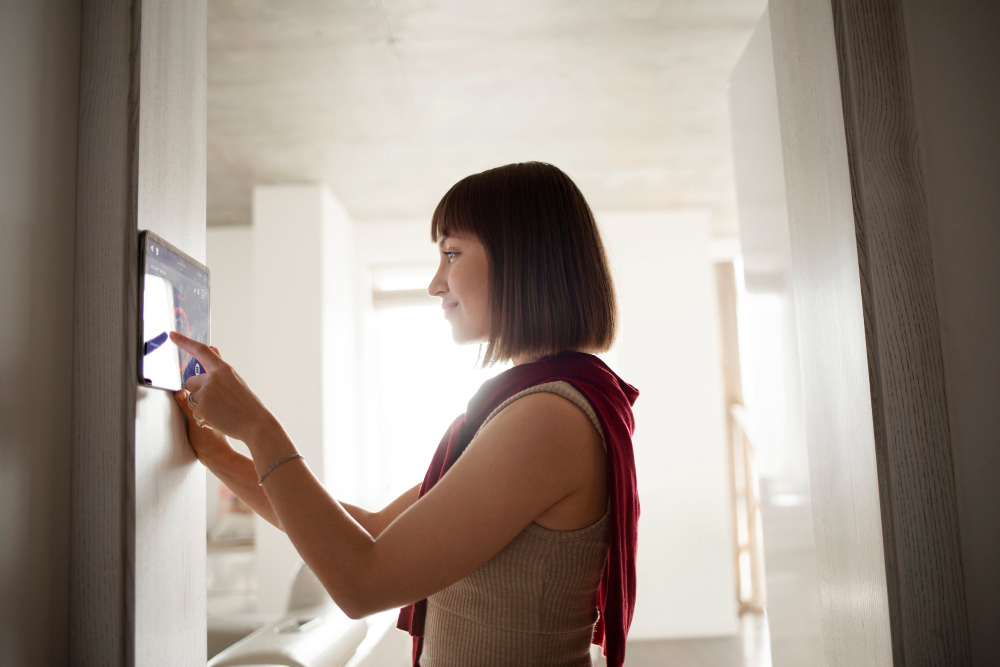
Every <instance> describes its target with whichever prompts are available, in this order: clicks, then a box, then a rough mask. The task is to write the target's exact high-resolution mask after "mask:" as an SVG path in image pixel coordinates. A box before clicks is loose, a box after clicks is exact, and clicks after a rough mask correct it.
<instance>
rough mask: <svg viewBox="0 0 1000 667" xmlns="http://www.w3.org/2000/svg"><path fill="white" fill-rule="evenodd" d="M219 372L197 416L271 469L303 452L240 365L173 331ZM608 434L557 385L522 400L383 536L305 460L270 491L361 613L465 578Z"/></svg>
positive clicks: (290, 526)
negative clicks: (371, 529) (236, 368)
mask: <svg viewBox="0 0 1000 667" xmlns="http://www.w3.org/2000/svg"><path fill="white" fill-rule="evenodd" d="M172 338H173V339H174V341H175V342H176V343H177V344H178V345H180V346H181V347H183V348H184V349H186V350H188V351H189V352H191V353H192V354H194V355H195V356H196V357H198V359H199V360H200V361H201V362H202V364H203V365H204V366H205V367H206V368H207V369H208V373H207V374H205V375H200V376H197V377H195V378H191V379H190V380H189V381H188V385H189V387H190V388H191V389H192V391H194V392H195V393H194V397H195V400H196V402H197V407H196V408H195V410H194V416H195V417H197V418H200V419H205V420H207V421H208V422H209V423H210V424H213V425H215V426H216V427H217V428H219V429H220V430H222V431H223V432H226V433H228V434H229V435H231V436H232V437H234V438H237V439H239V440H242V441H243V442H245V443H246V444H247V446H248V447H249V448H250V451H251V453H252V454H253V459H254V466H255V468H256V470H257V471H258V473H259V472H261V471H263V470H266V469H268V468H269V467H270V466H271V465H272V464H273V463H274V462H276V461H279V460H281V459H282V458H285V457H287V456H289V455H291V454H295V453H296V450H295V446H294V444H293V443H292V442H291V440H290V439H289V437H288V435H287V434H286V433H285V432H284V430H283V429H282V428H281V425H280V424H279V423H278V421H277V420H276V419H275V418H274V417H273V415H271V414H270V412H268V411H267V409H266V408H265V407H264V406H263V404H262V403H260V400H259V399H258V398H257V397H256V395H254V394H253V392H252V391H251V390H250V389H249V387H247V386H246V383H244V382H243V381H242V379H241V378H240V377H239V375H238V374H236V372H235V371H234V370H233V369H232V367H231V366H229V365H228V364H226V363H225V362H223V361H222V359H221V358H219V357H218V356H217V355H215V354H214V353H213V352H212V351H211V350H209V349H208V348H207V347H205V346H204V345H202V344H200V343H197V342H196V341H192V340H191V339H188V338H186V337H180V336H176V335H173V334H172ZM600 448H601V442H600V436H599V435H598V434H597V432H596V431H595V430H594V428H593V425H592V424H591V423H590V420H589V419H588V418H587V417H586V415H584V414H583V412H581V411H580V410H579V408H577V407H576V406H575V405H573V404H572V403H570V402H569V401H567V400H566V399H564V398H562V397H560V396H556V395H554V394H546V393H538V394H531V395H529V396H526V397H524V398H522V399H520V400H518V401H515V402H514V403H512V404H511V405H510V406H508V407H507V408H506V409H505V410H503V411H502V412H501V413H500V414H499V415H497V417H496V418H494V419H493V420H492V421H490V423H489V424H487V425H486V426H485V427H483V429H482V430H481V431H480V433H479V434H478V436H477V437H476V439H475V441H474V442H473V443H472V444H471V445H470V446H469V447H468V449H467V450H466V451H465V453H463V455H462V456H461V457H460V458H459V459H458V461H457V462H456V463H455V465H454V466H452V468H451V469H450V470H449V471H448V473H447V474H446V475H445V476H444V477H443V478H442V479H441V480H440V481H439V482H438V483H437V484H436V485H435V486H434V488H433V489H431V490H430V492H428V493H427V494H425V495H424V496H423V497H422V498H420V500H418V501H416V502H414V503H412V505H410V506H409V508H408V509H406V510H405V511H402V512H401V514H400V515H399V516H398V517H397V518H396V519H395V520H394V521H392V522H391V523H390V524H387V525H386V527H385V528H384V530H382V531H381V532H380V533H379V534H378V536H377V537H373V536H372V535H371V534H370V533H368V532H367V531H366V530H365V529H364V528H363V527H362V526H361V525H360V522H358V521H357V520H356V519H355V518H354V517H353V516H352V515H351V514H350V512H348V510H347V509H346V508H345V507H344V505H343V504H341V503H339V502H337V501H336V500H335V499H334V498H333V497H332V496H331V495H330V494H329V493H328V492H327V490H326V489H325V488H324V487H323V485H322V484H320V483H319V481H318V480H317V479H316V478H315V477H314V476H313V474H312V472H311V471H310V470H309V466H308V465H307V464H306V462H305V461H304V460H303V459H301V458H295V459H291V460H289V461H287V462H286V463H284V464H282V465H280V466H278V467H276V468H274V469H273V470H272V471H271V472H270V473H269V474H268V476H267V478H266V479H265V481H264V491H265V493H266V494H267V498H268V500H269V501H270V504H271V507H272V508H273V510H274V512H275V515H276V516H277V517H278V519H279V520H280V522H281V525H282V526H283V528H284V530H285V532H286V533H287V534H288V536H289V537H290V538H291V541H292V543H293V544H294V545H295V548H296V549H297V550H298V552H299V554H300V555H301V556H302V559H303V560H304V561H305V562H306V564H307V565H308V566H309V568H310V569H311V570H312V571H313V572H314V573H315V574H316V576H317V577H318V578H319V580H320V581H321V582H322V583H323V586H324V587H325V588H326V589H327V591H328V592H329V593H330V595H331V597H332V598H333V600H334V601H335V602H336V603H337V604H338V605H339V606H340V607H341V609H343V610H344V612H345V613H347V614H348V615H349V616H351V617H352V618H361V617H363V616H366V615H368V614H372V613H375V612H377V611H380V610H384V609H391V608H393V607H400V606H402V605H405V604H409V603H411V602H414V601H416V600H420V599H422V598H425V597H427V596H428V595H430V594H432V593H435V592H437V591H439V590H441V589H442V588H444V587H446V586H448V585H450V584H452V583H454V582H455V581H458V580H459V579H461V578H462V577H464V576H466V575H468V574H469V573H471V572H472V571H474V570H475V569H476V568H478V567H480V566H482V565H483V564H484V563H486V562H487V561H489V560H490V559H491V558H492V557H493V556H495V555H496V554H497V553H499V552H500V550H501V549H503V548H504V547H505V546H506V545H507V544H509V543H510V541H511V540H513V539H514V537H516V536H517V535H518V533H520V532H521V531H522V530H524V528H525V527H526V526H527V525H528V524H529V523H531V522H532V521H533V520H534V519H535V518H537V517H538V516H540V515H541V514H542V513H543V512H545V511H546V510H547V509H549V508H550V507H552V506H553V505H555V504H556V503H558V502H559V501H560V500H563V499H564V498H566V497H568V496H570V495H572V494H575V493H577V492H580V491H581V490H582V489H583V487H584V486H585V482H583V481H582V480H588V479H589V477H588V473H589V468H588V465H589V461H590V460H591V459H589V457H588V455H587V453H588V452H589V451H591V450H593V451H599V450H600Z"/></svg>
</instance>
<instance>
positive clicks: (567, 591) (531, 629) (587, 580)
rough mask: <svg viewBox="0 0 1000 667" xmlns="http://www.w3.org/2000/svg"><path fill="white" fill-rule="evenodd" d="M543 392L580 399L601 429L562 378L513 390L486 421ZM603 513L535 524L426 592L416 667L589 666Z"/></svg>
mask: <svg viewBox="0 0 1000 667" xmlns="http://www.w3.org/2000/svg"><path fill="white" fill-rule="evenodd" d="M540 391H544V392H551V393H554V394H558V395H560V396H563V397H564V398H567V399H569V400H570V401H572V402H573V403H575V404H576V405H578V406H579V407H580V409H581V410H583V411H584V412H585V413H586V414H587V416H588V417H589V418H590V420H591V421H592V422H593V424H594V427H595V428H596V429H597V432H598V433H601V425H600V422H599V421H598V419H597V415H596V414H595V413H594V410H593V408H592V407H591V405H590V403H589V402H588V401H587V399H586V398H584V397H583V395H582V394H580V393H579V392H578V391H577V390H576V389H574V388H573V386H572V385H570V384H569V383H567V382H549V383H545V384H541V385H536V386H534V387H531V388H529V389H526V390H524V391H522V392H519V393H517V394H515V395H514V396H512V397H510V398H509V399H507V400H506V401H504V403H502V404H501V405H500V406H499V407H498V408H497V409H496V410H494V411H493V412H492V413H491V414H490V416H489V417H487V419H486V421H484V422H483V425H484V426H485V425H486V424H487V423H488V422H489V421H490V419H492V418H493V417H494V416H495V415H496V414H497V413H498V412H500V411H501V410H503V409H504V408H505V407H507V406H508V405H510V404H511V403H512V402H514V401H515V400H517V399H518V398H521V397H522V396H526V395H527V394H532V393H536V392H540ZM480 428H482V427H480ZM603 437H604V436H603V433H602V434H601V438H602V440H603ZM473 439H475V438H473ZM605 448H607V445H605ZM608 517H609V512H608V511H605V513H604V516H603V517H601V518H600V519H598V520H597V521H596V522H594V523H593V524H591V525H589V526H587V527H586V528H580V529H579V530H552V529H549V528H545V527H544V526H541V525H539V524H537V523H534V522H532V523H531V524H529V525H528V527H527V528H525V529H524V531H522V532H521V533H520V534H519V535H518V536H517V537H515V538H514V540H513V541H512V542H511V543H510V544H508V545H507V546H506V547H505V548H504V549H503V551H501V552H500V553H498V554H497V555H496V556H494V557H493V559H492V560H490V561H489V562H488V563H486V564H485V565H483V566H482V567H480V568H479V569H478V570H476V571H475V572H473V573H471V574H469V575H468V576H467V577H465V578H464V579H461V580H459V581H457V582H455V583H454V584H452V585H451V586H448V587H447V588H445V589H443V590H441V591H439V592H437V593H435V594H434V595H431V596H430V597H428V598H427V616H426V618H425V621H424V649H423V653H422V657H421V659H420V665H421V667H485V666H487V665H489V666H493V665H531V666H533V667H535V666H537V667H549V666H551V667H555V666H566V667H570V666H572V667H580V666H586V667H590V664H591V662H590V643H591V639H592V637H593V634H594V624H595V623H596V622H597V588H598V585H599V584H600V581H601V574H602V573H603V572H604V566H605V563H606V560H607V556H608V537H607V528H608Z"/></svg>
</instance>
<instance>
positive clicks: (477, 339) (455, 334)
mask: <svg viewBox="0 0 1000 667" xmlns="http://www.w3.org/2000/svg"><path fill="white" fill-rule="evenodd" d="M451 339H452V340H453V341H455V343H457V344H458V345H472V344H474V343H485V342H486V336H485V335H484V334H481V333H472V332H470V331H466V330H464V329H463V328H462V327H460V326H456V325H454V324H453V325H452V327H451Z"/></svg>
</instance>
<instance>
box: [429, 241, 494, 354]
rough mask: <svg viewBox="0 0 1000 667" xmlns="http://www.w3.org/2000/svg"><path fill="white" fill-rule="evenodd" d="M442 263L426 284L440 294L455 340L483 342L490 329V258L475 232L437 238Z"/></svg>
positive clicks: (434, 292)
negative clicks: (428, 283)
mask: <svg viewBox="0 0 1000 667" xmlns="http://www.w3.org/2000/svg"><path fill="white" fill-rule="evenodd" d="M438 249H439V250H440V253H441V257H440V264H439V265H438V270H437V273H436V274H434V278H433V279H432V280H431V284H430V285H429V286H428V287H427V291H428V292H429V293H430V295H431V296H439V297H441V307H442V308H443V309H444V317H445V319H447V320H448V321H449V322H450V323H451V335H452V338H454V339H455V342H456V343H476V342H484V341H485V340H486V337H487V333H488V332H489V259H488V257H487V256H486V248H484V247H483V244H482V243H480V241H479V239H478V238H476V237H475V236H473V235H472V234H469V233H465V232H463V233H462V234H458V233H453V234H452V235H450V236H443V237H441V238H439V239H438Z"/></svg>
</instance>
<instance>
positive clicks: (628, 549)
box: [396, 352, 639, 667]
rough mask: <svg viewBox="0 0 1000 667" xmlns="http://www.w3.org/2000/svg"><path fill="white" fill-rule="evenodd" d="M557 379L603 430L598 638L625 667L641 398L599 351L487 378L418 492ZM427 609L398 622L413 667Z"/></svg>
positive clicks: (615, 665)
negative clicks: (514, 406) (491, 422)
mask: <svg viewBox="0 0 1000 667" xmlns="http://www.w3.org/2000/svg"><path fill="white" fill-rule="evenodd" d="M558 380H563V381H565V382H568V383H569V384H571V385H572V386H573V387H574V388H575V389H576V390H577V391H579V392H580V393H581V394H583V396H584V397H585V398H586V399H587V400H588V401H589V402H590V404H591V405H592V406H593V408H594V412H595V413H597V418H598V419H599V420H600V423H601V429H602V430H603V431H604V443H605V445H606V447H607V456H608V465H607V475H608V495H609V498H610V502H611V509H610V526H609V542H610V552H609V555H608V561H607V564H606V565H605V567H604V573H603V574H602V575H601V584H600V588H599V589H598V593H597V608H598V611H599V612H600V615H599V617H598V619H597V625H596V627H595V628H594V638H593V643H594V644H598V645H600V646H601V648H602V652H603V653H604V655H605V656H606V657H607V660H608V665H609V666H610V667H621V665H622V664H623V663H624V662H625V637H626V636H627V635H628V629H629V625H631V623H632V613H633V611H634V610H635V553H636V524H637V523H638V520H639V495H638V491H637V489H636V482H635V459H634V458H633V455H632V433H633V432H634V431H635V420H634V419H633V417H632V405H633V404H634V403H635V399H636V398H637V397H638V396H639V392H638V391H637V390H636V388H635V387H633V386H632V385H630V384H628V383H627V382H625V381H624V380H622V379H621V378H620V377H618V375H616V374H615V372H614V371H612V370H611V369H610V368H608V366H607V365H606V364H605V363H604V362H603V361H601V360H600V359H598V358H597V357H595V356H594V355H592V354H585V353H582V352H563V353H561V354H557V355H553V356H549V357H543V358H542V359H539V360H538V361H534V362H531V363H527V364H521V365H518V366H514V367H513V368H511V369H508V370H506V371H504V372H503V373H501V374H500V375H497V376H496V377H494V378H491V379H490V380H487V381H486V382H484V383H483V386H482V387H480V388H479V391H477V392H476V394H475V396H473V397H472V400H470V401H469V405H468V408H467V411H466V412H465V414H463V415H460V416H459V417H458V418H457V419H456V420H455V421H454V422H452V424H451V426H450V427H449V428H448V432H447V433H445V434H444V437H443V438H442V439H441V443H440V444H439V445H438V447H437V451H435V452H434V458H433V459H432V460H431V465H430V467H429V468H428V469H427V474H426V475H425V476H424V481H423V484H421V485H420V494H419V495H420V496H423V495H424V494H425V493H427V492H428V491H429V490H430V489H431V487H433V486H434V485H435V484H436V483H437V482H438V480H440V479H441V478H442V477H444V475H445V473H446V472H448V469H449V468H451V466H452V465H453V464H454V463H455V461H457V460H458V457H459V456H461V455H462V452H464V451H465V448H466V447H468V446H469V443H470V442H471V441H472V438H473V437H474V436H475V435H476V432H477V431H478V430H479V427H480V426H482V425H483V422H484V421H485V420H486V418H487V417H488V416H489V415H490V413H491V412H493V410H494V409H496V408H497V407H498V406H499V405H500V404H501V403H503V402H504V401H505V400H507V399H508V398H510V397H511V396H513V395H514V394H516V393H518V392H520V391H523V390H524V389H528V388H529V387H533V386H535V385H537V384H543V383H546V382H556V381H558ZM426 612H427V600H426V599H424V600H420V601H418V602H415V603H414V604H411V605H408V606H406V607H403V609H401V610H400V613H399V621H398V622H397V624H396V627H398V628H399V629H401V630H406V631H407V632H409V633H410V634H411V635H412V636H413V666H414V667H419V665H420V654H421V652H422V650H423V643H424V642H423V635H424V616H425V614H426Z"/></svg>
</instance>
